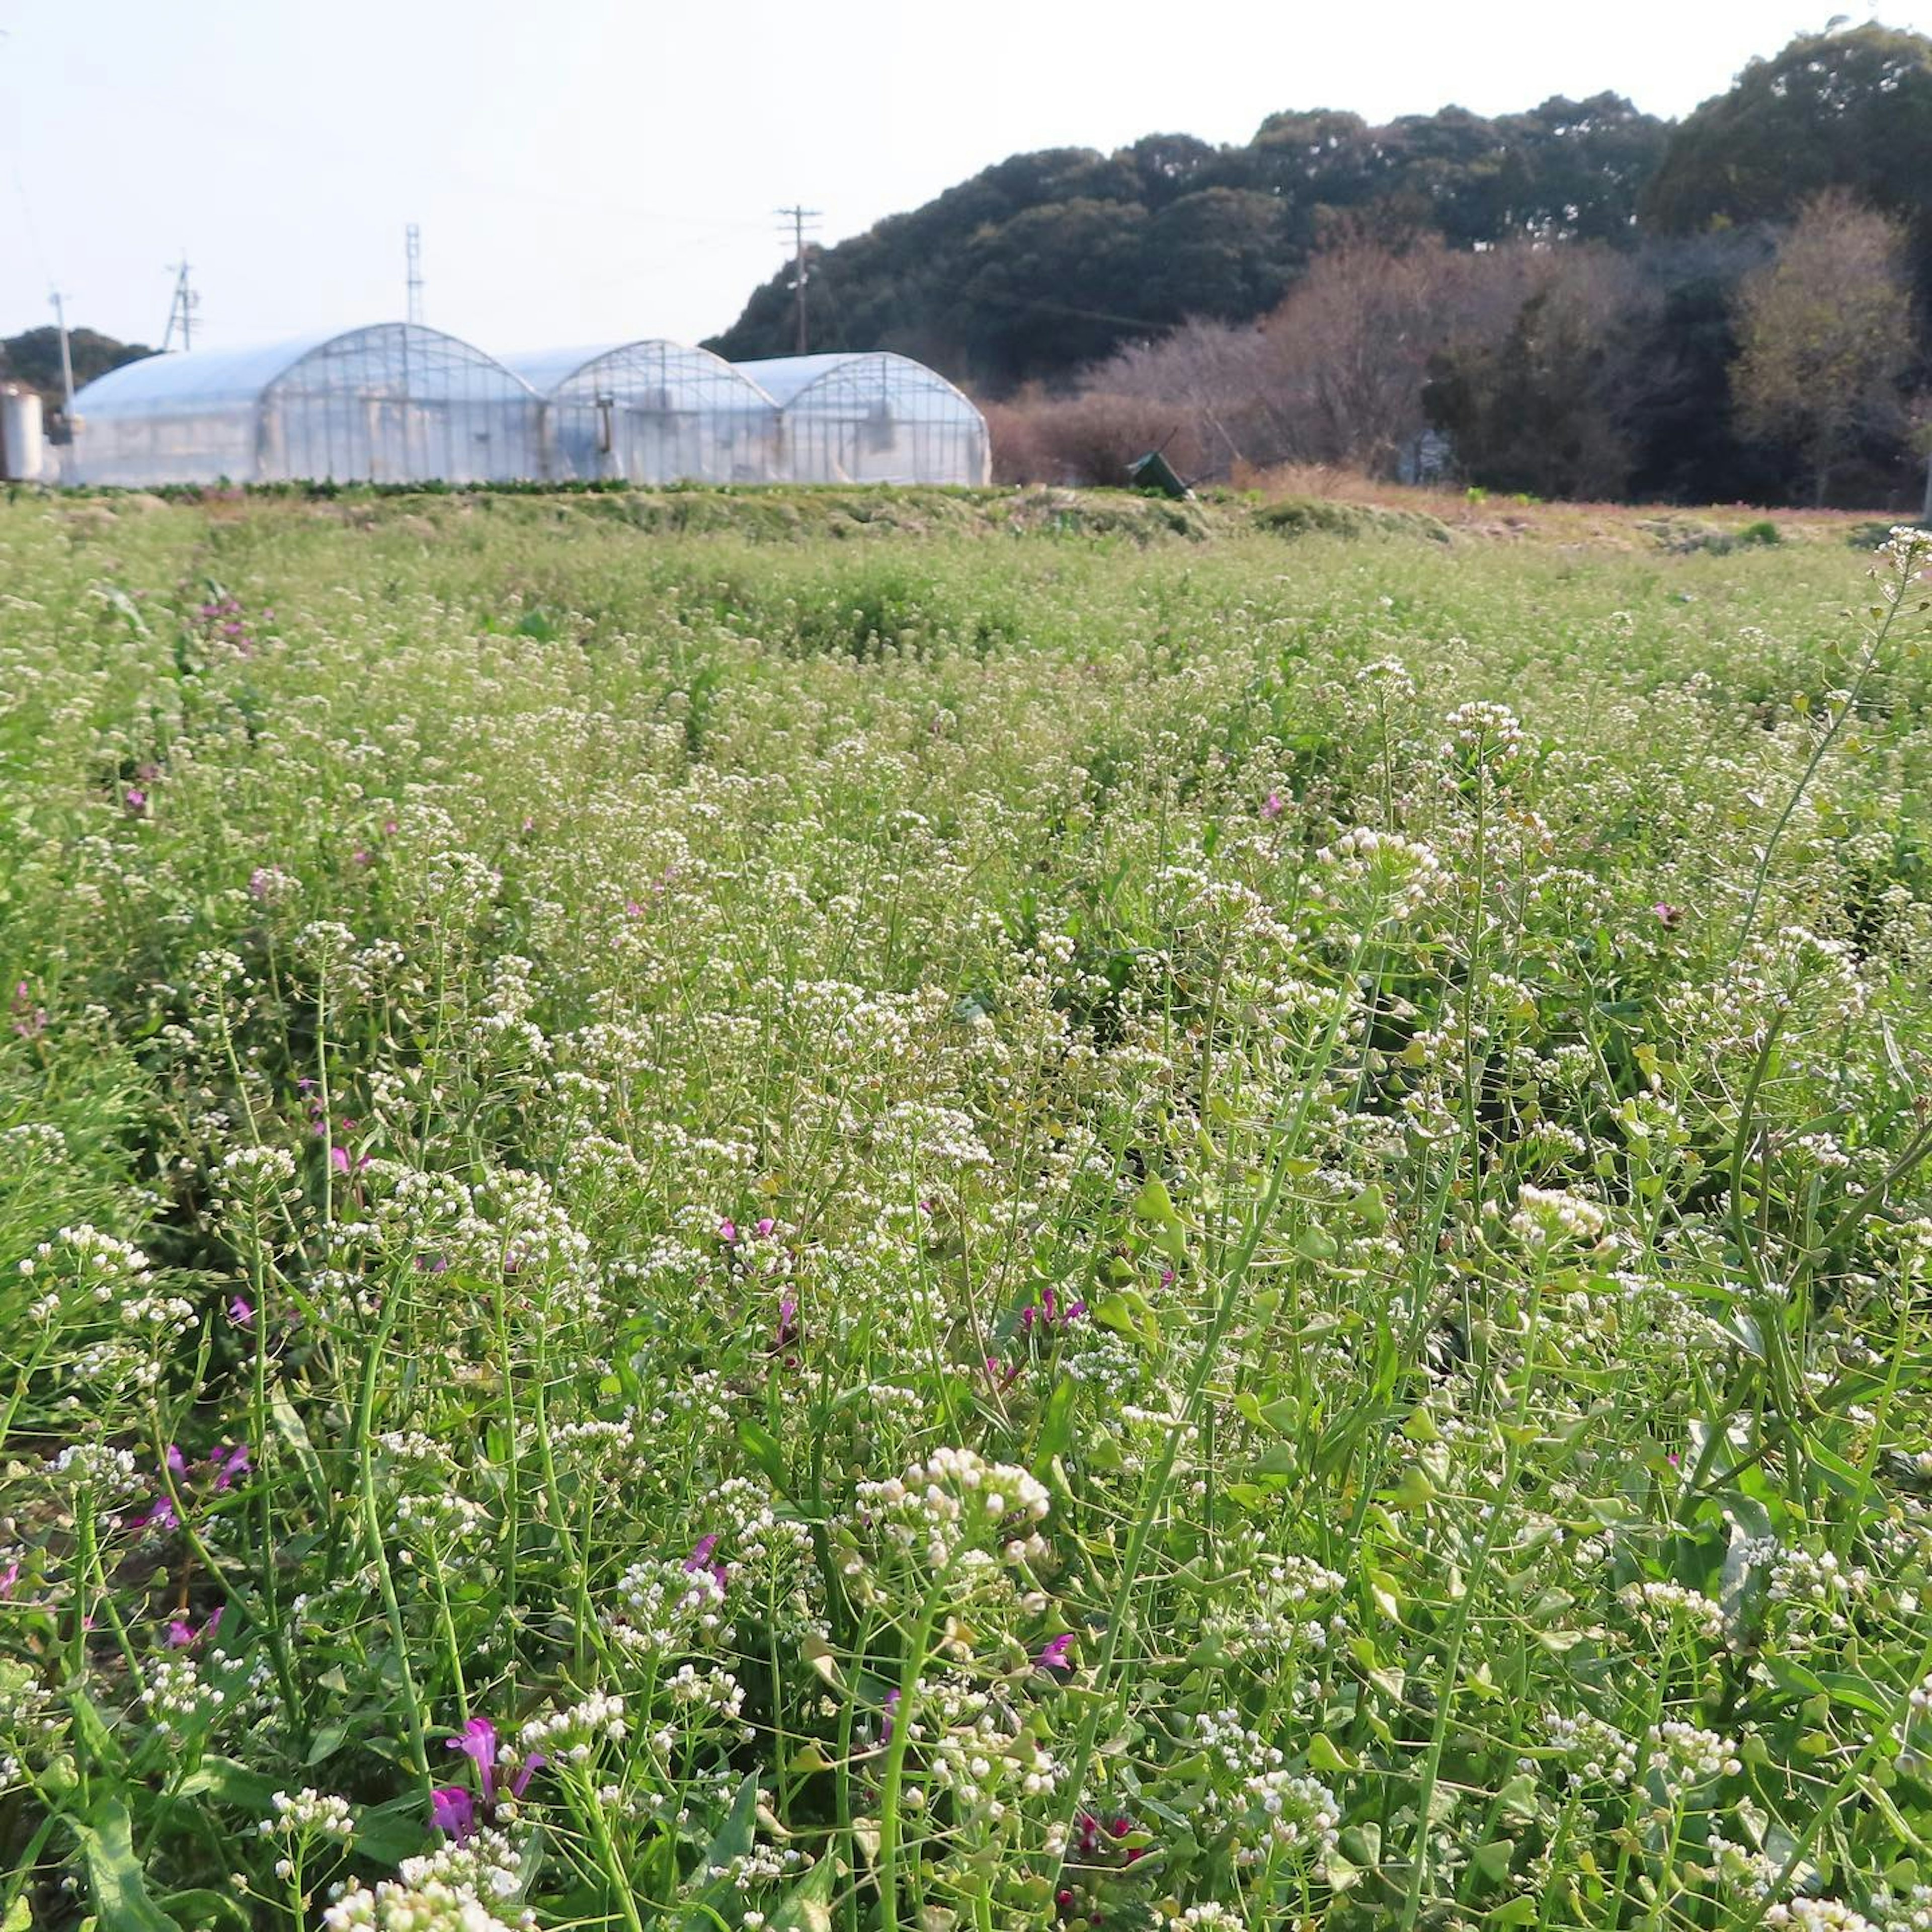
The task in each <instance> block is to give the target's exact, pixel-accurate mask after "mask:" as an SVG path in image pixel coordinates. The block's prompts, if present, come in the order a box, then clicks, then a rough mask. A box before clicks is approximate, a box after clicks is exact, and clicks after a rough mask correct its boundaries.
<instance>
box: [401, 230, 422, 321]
mask: <svg viewBox="0 0 1932 1932" xmlns="http://www.w3.org/2000/svg"><path fill="white" fill-rule="evenodd" d="M403 248H404V257H405V259H406V260H407V263H408V265H409V278H408V281H407V284H406V286H407V290H408V293H409V301H408V304H407V308H406V310H405V314H406V315H407V319H408V320H410V321H411V322H420V321H422V319H423V297H422V291H423V278H422V229H420V228H419V227H418V226H416V223H414V222H413V221H412V222H411V223H410V225H409V226H408V227H407V228H406V229H404V231H403Z"/></svg>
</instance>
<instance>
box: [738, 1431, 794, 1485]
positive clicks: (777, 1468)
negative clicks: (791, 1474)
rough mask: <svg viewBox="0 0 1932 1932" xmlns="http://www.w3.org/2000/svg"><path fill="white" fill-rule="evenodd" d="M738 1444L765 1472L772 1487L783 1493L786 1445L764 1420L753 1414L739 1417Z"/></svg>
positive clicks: (785, 1473)
mask: <svg viewBox="0 0 1932 1932" xmlns="http://www.w3.org/2000/svg"><path fill="white" fill-rule="evenodd" d="M738 1446H739V1448H741V1449H742V1450H743V1451H744V1452H745V1454H746V1455H747V1456H748V1457H751V1460H752V1461H753V1462H754V1463H756V1464H757V1466H758V1467H759V1469H761V1470H763V1472H764V1473H765V1475H766V1477H767V1478H769V1480H770V1482H771V1486H772V1488H773V1489H775V1490H777V1491H778V1493H780V1494H781V1495H782V1494H783V1493H784V1489H785V1483H786V1477H787V1472H786V1469H785V1459H784V1445H783V1444H782V1443H781V1442H779V1440H778V1438H777V1437H776V1436H774V1435H773V1434H772V1432H771V1431H770V1430H769V1429H767V1428H766V1427H765V1425H764V1424H763V1423H762V1422H760V1421H757V1420H756V1419H755V1418H753V1417H751V1416H748V1415H742V1416H740V1417H739V1418H738Z"/></svg>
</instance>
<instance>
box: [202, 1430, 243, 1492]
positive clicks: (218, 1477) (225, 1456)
mask: <svg viewBox="0 0 1932 1932" xmlns="http://www.w3.org/2000/svg"><path fill="white" fill-rule="evenodd" d="M208 1467H209V1468H210V1469H212V1470H213V1471H214V1487H215V1489H216V1490H217V1493H219V1492H220V1491H221V1490H226V1489H229V1488H231V1487H233V1484H234V1481H235V1478H236V1477H237V1476H245V1475H248V1472H249V1469H250V1468H251V1464H250V1463H249V1460H248V1445H247V1444H246V1443H245V1442H238V1443H236V1445H235V1446H234V1448H232V1449H217V1451H215V1452H214V1454H213V1455H212V1456H211V1457H209V1458H208Z"/></svg>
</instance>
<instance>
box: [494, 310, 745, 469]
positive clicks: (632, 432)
mask: <svg viewBox="0 0 1932 1932" xmlns="http://www.w3.org/2000/svg"><path fill="white" fill-rule="evenodd" d="M506 360H507V362H508V365H509V367H510V368H512V369H513V370H514V371H516V373H517V374H518V375H520V377H523V380H524V381H525V382H526V383H529V385H530V386H531V387H532V389H535V391H536V392H538V395H541V397H542V398H544V469H543V474H544V475H545V476H547V477H549V478H553V479H554V480H556V481H559V482H564V481H586V480H589V479H590V478H598V477H616V478H623V479H624V480H625V481H628V482H631V483H681V482H682V483H768V482H769V481H772V479H773V478H774V477H775V476H776V475H777V474H778V468H777V465H778V410H777V407H776V406H775V404H773V403H772V399H771V398H770V397H769V396H768V395H766V394H765V392H764V391H763V390H762V389H760V388H759V387H758V386H757V384H756V383H754V382H752V381H751V380H749V379H748V377H744V376H742V375H740V374H739V373H738V371H736V369H734V368H732V366H731V365H730V363H728V362H725V361H724V359H723V358H722V357H721V356H714V355H712V353H711V352H710V351H709V350H706V349H685V348H682V347H679V345H678V344H676V343H675V342H664V341H657V340H652V341H641V342H620V343H612V344H607V345H606V346H604V347H599V348H593V349H548V350H535V351H532V353H529V354H527V355H522V356H509V357H508V358H506Z"/></svg>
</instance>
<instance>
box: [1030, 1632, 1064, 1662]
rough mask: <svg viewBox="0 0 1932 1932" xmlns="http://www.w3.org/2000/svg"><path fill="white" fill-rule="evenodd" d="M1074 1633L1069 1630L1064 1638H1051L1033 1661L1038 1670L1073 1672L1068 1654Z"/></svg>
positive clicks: (1041, 1647)
mask: <svg viewBox="0 0 1932 1932" xmlns="http://www.w3.org/2000/svg"><path fill="white" fill-rule="evenodd" d="M1073 1638H1074V1633H1073V1631H1067V1633H1066V1634H1065V1635H1064V1636H1062V1637H1049V1638H1048V1640H1046V1643H1043V1644H1042V1645H1041V1646H1040V1655H1038V1656H1037V1657H1036V1658H1034V1661H1033V1664H1034V1669H1035V1670H1072V1669H1073V1661H1072V1660H1071V1659H1070V1658H1069V1657H1068V1656H1067V1652H1068V1651H1069V1650H1070V1649H1072V1648H1073Z"/></svg>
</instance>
